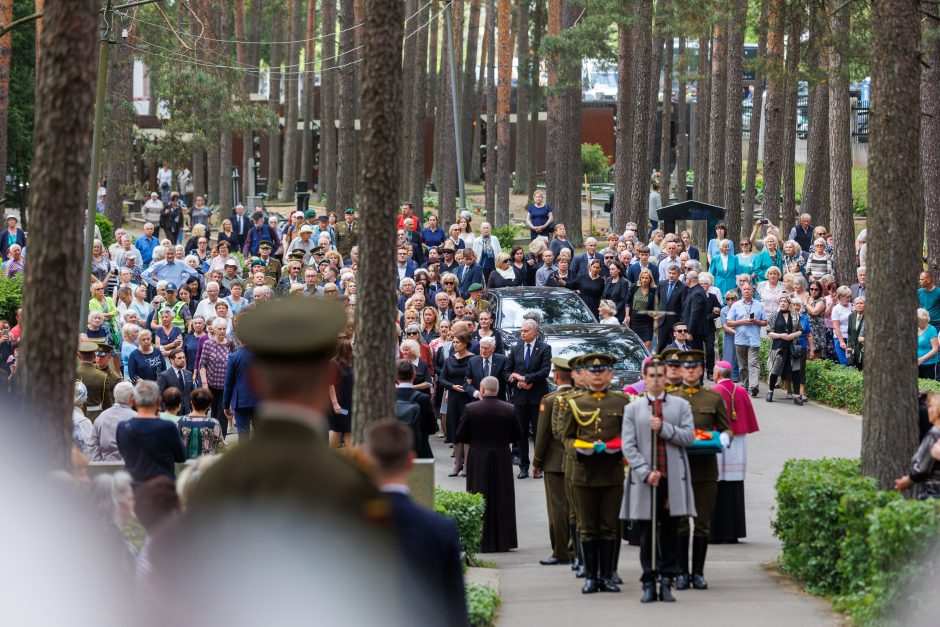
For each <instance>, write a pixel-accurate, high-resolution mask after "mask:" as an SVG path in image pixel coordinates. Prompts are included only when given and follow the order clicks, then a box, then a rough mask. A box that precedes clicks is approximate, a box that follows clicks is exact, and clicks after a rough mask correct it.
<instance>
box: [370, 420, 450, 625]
mask: <svg viewBox="0 0 940 627" xmlns="http://www.w3.org/2000/svg"><path fill="white" fill-rule="evenodd" d="M365 450H366V454H367V455H368V456H369V457H370V458H371V460H372V462H373V465H374V467H375V474H376V481H377V483H378V485H379V490H381V491H382V492H383V493H385V496H386V498H387V499H388V501H389V503H390V504H391V508H392V524H393V526H394V528H395V532H396V535H397V538H398V544H399V547H400V549H401V553H402V555H403V556H404V559H405V562H406V566H407V568H408V570H409V572H410V573H411V575H412V576H413V577H415V578H416V579H417V583H418V587H419V589H420V590H421V592H422V593H426V596H423V597H422V598H421V599H420V603H417V602H416V603H415V604H414V611H415V612H416V613H417V614H419V615H420V619H418V620H416V621H415V623H416V624H418V623H422V624H437V625H448V626H450V627H463V626H464V625H466V624H467V602H466V598H465V594H464V582H463V569H462V567H461V563H460V542H459V540H458V536H457V526H456V525H455V524H454V522H453V521H452V520H450V519H449V518H444V517H443V516H440V515H438V514H435V513H434V512H432V511H431V510H429V509H425V508H424V507H421V506H420V505H418V504H416V503H415V502H414V501H412V500H411V497H410V496H409V493H410V491H409V489H408V475H409V474H410V473H411V468H412V466H413V460H414V453H413V452H412V451H411V434H410V433H408V429H407V428H406V427H405V426H403V425H401V424H399V423H397V422H394V421H391V420H388V421H384V422H379V423H378V424H376V425H374V426H373V427H372V428H370V429H369V431H368V432H366V439H365ZM429 599H430V603H429V604H428V603H427V601H428V600H429ZM416 601H417V599H416ZM429 614H430V615H429Z"/></svg>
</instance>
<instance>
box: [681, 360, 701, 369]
mask: <svg viewBox="0 0 940 627" xmlns="http://www.w3.org/2000/svg"><path fill="white" fill-rule="evenodd" d="M701 365H702V364H700V363H699V362H697V361H687V362H684V363H683V364H682V367H683V368H687V369H689V370H691V369H692V368H697V367H699V366H701Z"/></svg>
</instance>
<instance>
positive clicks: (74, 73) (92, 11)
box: [16, 0, 100, 470]
mask: <svg viewBox="0 0 940 627" xmlns="http://www.w3.org/2000/svg"><path fill="white" fill-rule="evenodd" d="M99 8H100V5H99V3H98V2H97V1H96V0H47V1H46V3H45V14H44V15H43V23H44V24H43V28H42V35H41V38H40V41H39V47H38V53H37V55H36V57H37V60H38V59H39V57H40V56H41V57H42V64H41V65H40V67H39V74H38V77H37V80H36V130H35V134H34V136H33V137H34V147H35V151H34V157H33V162H32V172H31V174H32V176H31V179H32V185H33V187H34V188H36V189H39V190H43V189H44V190H64V189H73V188H75V187H76V185H77V186H78V187H80V188H81V189H82V190H84V189H85V185H86V184H88V183H89V175H90V172H91V159H89V158H88V157H89V156H90V154H91V141H92V119H93V117H92V115H90V113H91V111H93V109H94V106H95V90H94V84H95V74H96V68H97V63H96V59H97V58H98V55H97V52H96V49H97V43H98V24H99V16H98V10H99ZM77 205H78V206H76V203H69V202H62V198H61V197H60V195H58V194H52V193H37V194H33V197H32V210H33V211H34V212H35V214H34V215H40V216H43V219H41V220H34V221H33V222H32V224H31V225H30V231H29V237H30V245H29V249H30V250H29V266H30V267H29V272H28V273H27V274H26V282H25V284H24V286H23V310H24V311H25V312H26V314H25V316H24V320H23V329H22V336H21V338H20V339H21V344H20V346H21V348H20V356H19V358H18V360H17V372H16V381H17V383H18V384H19V386H20V392H21V394H22V399H23V404H24V406H25V407H28V408H29V420H27V421H24V423H23V426H26V428H27V429H31V430H33V435H35V440H34V442H35V444H36V445H37V446H38V447H39V448H40V450H41V451H42V453H43V454H42V455H41V456H40V457H39V458H38V460H39V463H40V464H41V465H42V466H46V467H49V468H56V469H66V470H67V469H69V468H70V466H71V451H72V419H71V416H72V409H73V401H74V384H75V351H76V348H77V344H76V342H77V339H78V338H77V336H76V333H75V330H76V329H77V328H79V315H80V314H79V312H80V305H79V303H80V302H81V300H82V299H88V298H89V297H90V295H89V294H82V293H80V291H81V285H82V272H83V269H82V263H81V261H80V260H82V259H83V258H84V252H83V250H82V249H83V246H82V240H83V236H84V228H83V216H84V214H85V207H84V203H77ZM89 218H90V219H94V216H89Z"/></svg>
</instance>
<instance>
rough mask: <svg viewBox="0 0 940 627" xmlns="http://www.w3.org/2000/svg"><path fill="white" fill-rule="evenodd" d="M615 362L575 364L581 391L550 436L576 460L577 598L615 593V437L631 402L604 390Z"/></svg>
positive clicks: (587, 359)
mask: <svg viewBox="0 0 940 627" xmlns="http://www.w3.org/2000/svg"><path fill="white" fill-rule="evenodd" d="M614 361H615V359H614V357H612V356H611V355H605V354H601V353H591V354H588V355H583V356H581V357H579V358H578V359H577V361H576V364H577V365H580V366H581V367H582V368H583V369H584V370H585V372H584V374H583V376H582V380H583V383H584V385H585V389H583V390H579V391H577V392H573V393H572V394H570V395H568V396H567V397H566V398H565V399H564V400H565V406H564V407H563V413H562V416H561V417H560V418H559V421H558V424H559V426H560V427H561V429H560V433H556V434H555V435H556V437H559V438H560V439H561V440H562V441H563V442H564V444H565V450H567V451H569V452H571V451H573V452H574V454H575V457H574V460H573V461H572V462H571V464H570V470H571V484H572V487H573V491H574V500H575V505H576V507H577V509H578V531H579V534H580V537H581V551H582V554H583V556H584V566H585V572H586V576H585V580H584V586H583V587H582V588H581V592H583V593H585V594H587V593H591V592H597V591H598V590H601V591H604V592H620V588H619V587H618V586H617V585H616V584H615V583H614V580H613V576H614V557H615V554H616V552H617V551H618V550H619V545H620V517H619V515H620V502H621V499H622V498H623V482H624V466H623V453H622V451H621V449H620V431H621V425H622V423H623V408H624V406H625V405H626V404H627V403H628V402H630V397H629V396H627V395H626V394H623V393H622V392H620V391H617V390H611V389H608V388H609V387H610V382H611V379H612V378H613V372H612V371H611V366H612V365H613V364H614Z"/></svg>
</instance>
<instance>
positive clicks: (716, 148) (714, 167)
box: [697, 15, 728, 244]
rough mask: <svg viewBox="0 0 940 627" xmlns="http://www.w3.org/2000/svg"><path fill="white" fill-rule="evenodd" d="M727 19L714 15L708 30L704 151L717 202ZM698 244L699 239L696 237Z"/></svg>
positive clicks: (712, 195) (721, 185)
mask: <svg viewBox="0 0 940 627" xmlns="http://www.w3.org/2000/svg"><path fill="white" fill-rule="evenodd" d="M726 33H727V21H726V18H725V17H724V16H723V15H722V16H719V17H718V21H717V22H716V23H715V26H714V28H713V29H712V78H711V98H709V100H710V105H711V107H710V108H709V119H708V154H709V155H711V156H712V158H711V159H709V162H708V200H707V201H706V202H710V203H712V204H717V203H718V202H721V201H722V200H724V193H723V189H724V183H725V167H724V166H725V164H724V159H723V158H722V156H723V155H724V154H725V140H726V133H725V122H726V120H727V116H726V114H725V106H726V104H727V95H728V67H727V65H726V64H727V42H726V39H725V37H726ZM697 241H698V242H699V243H700V244H701V243H703V242H702V240H697Z"/></svg>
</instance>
